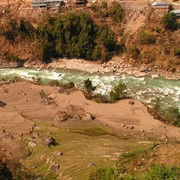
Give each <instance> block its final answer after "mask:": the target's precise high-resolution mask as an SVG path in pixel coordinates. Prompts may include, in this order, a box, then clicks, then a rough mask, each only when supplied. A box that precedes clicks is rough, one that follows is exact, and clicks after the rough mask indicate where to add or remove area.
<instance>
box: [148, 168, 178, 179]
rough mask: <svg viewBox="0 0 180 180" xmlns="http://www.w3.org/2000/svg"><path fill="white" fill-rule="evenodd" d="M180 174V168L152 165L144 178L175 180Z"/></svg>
mask: <svg viewBox="0 0 180 180" xmlns="http://www.w3.org/2000/svg"><path fill="white" fill-rule="evenodd" d="M179 176H180V168H178V167H166V166H164V165H153V166H151V168H150V169H149V171H148V173H147V175H146V176H145V179H147V180H176V179H178V177H179Z"/></svg>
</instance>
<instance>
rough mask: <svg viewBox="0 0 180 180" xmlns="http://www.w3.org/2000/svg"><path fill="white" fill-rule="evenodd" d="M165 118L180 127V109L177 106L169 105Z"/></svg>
mask: <svg viewBox="0 0 180 180" xmlns="http://www.w3.org/2000/svg"><path fill="white" fill-rule="evenodd" d="M164 118H165V120H166V121H167V122H169V123H172V124H174V125H175V126H178V127H180V113H179V109H178V108H175V107H169V108H167V109H166V110H165V111H164Z"/></svg>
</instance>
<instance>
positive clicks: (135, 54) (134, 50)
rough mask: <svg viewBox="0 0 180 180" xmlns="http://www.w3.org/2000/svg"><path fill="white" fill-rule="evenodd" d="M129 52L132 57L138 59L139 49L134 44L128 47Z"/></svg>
mask: <svg viewBox="0 0 180 180" xmlns="http://www.w3.org/2000/svg"><path fill="white" fill-rule="evenodd" d="M129 53H130V55H131V57H132V58H134V59H138V58H139V55H140V50H139V49H138V48H137V47H136V46H134V47H132V48H130V49H129Z"/></svg>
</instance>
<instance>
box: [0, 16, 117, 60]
mask: <svg viewBox="0 0 180 180" xmlns="http://www.w3.org/2000/svg"><path fill="white" fill-rule="evenodd" d="M7 26H8V27H6V26H4V31H3V34H4V36H5V37H6V39H8V40H9V42H14V41H15V39H16V38H17V36H18V37H20V38H21V39H24V38H30V39H31V41H33V42H35V44H36V46H37V48H38V52H39V53H38V55H37V56H38V57H39V58H40V59H41V60H42V61H43V62H45V63H49V62H51V60H52V58H58V57H60V58H62V57H67V58H84V59H88V60H93V61H97V60H102V61H107V60H109V59H110V58H111V57H112V55H113V54H114V52H117V50H118V45H117V41H116V36H115V33H114V32H113V31H112V30H110V29H109V28H108V27H107V26H106V25H102V26H100V25H97V24H96V23H95V22H94V21H93V20H92V18H91V17H90V16H89V15H88V14H87V13H82V14H80V15H76V14H72V13H69V14H66V15H61V16H60V17H50V16H47V17H46V18H45V23H42V24H39V25H38V26H37V27H36V28H35V27H33V26H32V24H31V23H30V22H28V21H26V20H23V19H21V20H20V22H19V23H18V22H17V21H15V20H10V21H9V23H8V24H7ZM4 55H5V57H6V59H8V60H9V61H17V60H19V59H18V57H17V56H16V55H12V54H11V53H8V52H6V53H5V54H4Z"/></svg>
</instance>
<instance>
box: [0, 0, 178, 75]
mask: <svg viewBox="0 0 180 180" xmlns="http://www.w3.org/2000/svg"><path fill="white" fill-rule="evenodd" d="M111 7H112V6H111ZM121 7H123V8H124V10H123V12H124V14H123V17H121V18H119V19H118V18H117V17H119V14H118V13H119V12H118V11H117V9H116V4H115V5H114V9H113V8H111V9H110V5H109V3H100V4H98V5H93V6H92V7H91V8H88V7H80V8H74V9H72V8H70V9H68V10H66V9H61V12H57V11H54V10H49V11H47V10H45V9H36V10H34V9H32V8H31V1H30V0H27V1H12V2H11V1H9V5H7V3H6V1H1V3H0V10H1V11H0V12H1V13H0V17H1V24H0V26H1V30H0V45H1V46H0V47H1V49H0V61H1V64H2V62H5V63H7V62H9V63H11V64H14V63H15V64H16V62H17V60H18V62H19V61H23V62H25V61H29V62H31V63H32V62H33V63H37V62H40V61H39V58H38V48H37V44H35V43H34V42H33V41H32V38H22V37H21V38H20V37H19V35H18V34H15V37H14V41H13V42H12V41H9V40H8V39H7V37H5V36H4V34H3V31H4V30H6V31H7V30H8V28H10V27H9V23H10V19H11V20H13V21H14V20H15V21H17V24H18V23H19V22H20V20H21V19H23V20H25V21H28V22H30V23H31V24H32V25H33V26H34V27H37V25H38V24H40V23H43V21H44V17H47V15H49V14H51V15H52V16H58V15H59V14H65V13H67V12H73V13H79V12H86V13H89V14H90V15H91V17H92V19H93V20H94V21H95V22H96V24H98V25H106V26H108V27H109V28H110V29H111V30H113V31H114V32H115V35H116V39H117V42H118V44H120V45H123V47H124V51H123V53H122V51H121V53H119V54H117V53H116V55H117V56H119V57H121V56H122V55H123V59H125V60H124V61H125V63H130V64H132V65H133V66H141V65H146V66H149V67H156V68H159V69H164V70H166V71H170V72H180V66H179V65H180V58H179V44H180V38H179V34H180V30H179V29H178V28H177V30H175V31H170V30H166V29H165V28H164V25H163V23H162V16H163V13H162V12H158V13H157V12H156V11H154V10H153V9H152V7H151V5H150V4H148V3H146V1H143V2H142V1H141V2H139V1H134V2H133V3H130V2H128V1H123V2H121ZM11 28H12V27H11ZM121 47H122V46H121ZM124 57H125V58H124Z"/></svg>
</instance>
